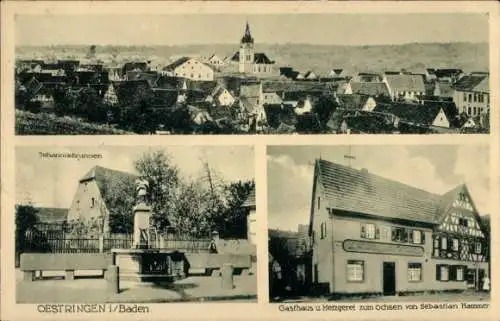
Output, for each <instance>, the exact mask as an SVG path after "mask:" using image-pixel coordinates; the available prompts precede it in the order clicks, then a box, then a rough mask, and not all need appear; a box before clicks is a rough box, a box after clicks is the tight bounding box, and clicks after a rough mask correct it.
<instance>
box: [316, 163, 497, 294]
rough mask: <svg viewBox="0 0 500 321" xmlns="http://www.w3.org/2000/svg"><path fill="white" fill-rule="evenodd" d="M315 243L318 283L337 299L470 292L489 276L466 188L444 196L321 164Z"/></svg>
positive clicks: (481, 232)
mask: <svg viewBox="0 0 500 321" xmlns="http://www.w3.org/2000/svg"><path fill="white" fill-rule="evenodd" d="M309 235H310V237H311V240H312V252H313V254H312V266H313V283H315V284H316V285H318V286H321V287H324V288H328V289H329V292H331V293H337V294H346V293H373V294H385V295H392V294H396V293H405V292H419V291H433V290H434V291H443V290H465V289H467V288H469V287H476V288H480V284H481V282H482V280H483V278H484V277H485V275H488V268H489V262H488V255H487V253H488V249H487V247H488V246H489V244H488V241H487V240H488V239H489V237H488V235H486V232H485V230H484V229H483V227H482V224H481V220H480V216H479V214H478V211H477V209H476V207H475V205H474V202H473V200H472V197H471V195H470V193H469V191H468V189H467V186H466V185H460V186H458V187H456V188H454V189H453V190H451V191H449V192H447V193H445V194H444V195H438V194H434V193H430V192H427V191H424V190H421V189H418V188H415V187H411V186H409V185H406V184H403V183H399V182H396V181H393V180H389V179H386V178H383V177H380V176H378V175H374V174H372V173H369V172H368V171H367V170H364V169H363V170H358V169H354V168H351V167H347V166H343V165H339V164H335V163H332V162H328V161H325V160H321V159H320V160H317V161H316V162H315V170H314V183H313V191H312V201H311V212H310V225H309Z"/></svg>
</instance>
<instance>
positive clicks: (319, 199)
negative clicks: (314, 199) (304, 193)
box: [318, 196, 321, 210]
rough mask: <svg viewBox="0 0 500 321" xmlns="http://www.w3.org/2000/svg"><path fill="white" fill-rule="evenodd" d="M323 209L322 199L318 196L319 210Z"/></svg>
mask: <svg viewBox="0 0 500 321" xmlns="http://www.w3.org/2000/svg"><path fill="white" fill-rule="evenodd" d="M320 208H321V197H320V196H318V210H319V209H320Z"/></svg>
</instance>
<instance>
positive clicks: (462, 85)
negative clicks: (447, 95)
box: [453, 74, 490, 117]
mask: <svg viewBox="0 0 500 321" xmlns="http://www.w3.org/2000/svg"><path fill="white" fill-rule="evenodd" d="M489 81H490V77H489V75H488V74H472V75H470V76H463V77H462V78H460V80H458V81H457V82H456V83H455V86H454V87H455V92H454V93H453V101H454V102H455V104H456V105H457V108H458V112H459V113H460V114H462V113H466V114H467V115H468V116H471V117H475V116H479V115H481V114H483V113H487V112H489V108H490V85H489Z"/></svg>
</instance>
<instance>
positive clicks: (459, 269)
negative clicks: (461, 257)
mask: <svg viewBox="0 0 500 321" xmlns="http://www.w3.org/2000/svg"><path fill="white" fill-rule="evenodd" d="M464 274H465V273H464V267H463V266H456V267H455V280H456V281H463V280H464Z"/></svg>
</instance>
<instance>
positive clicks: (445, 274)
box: [436, 264, 449, 281]
mask: <svg viewBox="0 0 500 321" xmlns="http://www.w3.org/2000/svg"><path fill="white" fill-rule="evenodd" d="M448 279H449V267H448V265H440V264H438V265H436V280H437V281H448Z"/></svg>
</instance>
